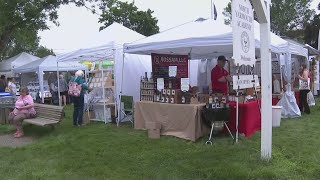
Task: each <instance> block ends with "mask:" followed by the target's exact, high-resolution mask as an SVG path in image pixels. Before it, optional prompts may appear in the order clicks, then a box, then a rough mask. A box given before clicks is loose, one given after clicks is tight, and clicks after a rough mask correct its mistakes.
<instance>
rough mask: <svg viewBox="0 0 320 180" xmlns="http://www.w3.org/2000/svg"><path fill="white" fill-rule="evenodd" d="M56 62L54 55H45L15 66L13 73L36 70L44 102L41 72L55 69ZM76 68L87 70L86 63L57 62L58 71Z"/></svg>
mask: <svg viewBox="0 0 320 180" xmlns="http://www.w3.org/2000/svg"><path fill="white" fill-rule="evenodd" d="M57 62H58V59H57V57H56V56H52V55H49V56H46V57H44V58H41V59H39V60H36V61H33V62H31V63H29V64H26V65H24V66H22V67H19V68H15V69H14V70H13V71H14V73H29V72H37V74H38V79H39V84H40V92H41V97H42V102H44V98H43V97H44V96H43V91H44V87H43V80H44V79H43V72H45V71H57V70H58V69H57ZM76 70H88V67H87V66H86V65H83V64H80V63H78V62H62V63H59V71H76Z"/></svg>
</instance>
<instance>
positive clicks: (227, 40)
mask: <svg viewBox="0 0 320 180" xmlns="http://www.w3.org/2000/svg"><path fill="white" fill-rule="evenodd" d="M254 28H255V41H256V48H259V47H260V30H259V25H258V23H257V22H255V27H254ZM285 43H286V41H285V40H283V39H281V38H280V37H278V36H277V35H275V34H273V33H271V50H272V51H273V52H275V53H280V52H281V51H280V49H279V48H278V47H277V46H278V45H279V44H281V45H285ZM297 51H299V50H297ZM124 52H126V53H132V54H145V55H150V54H151V53H159V54H190V55H191V59H206V58H214V57H217V56H218V55H221V54H223V55H225V56H229V57H232V28H231V27H230V26H227V25H224V24H222V23H219V22H217V21H214V20H212V19H207V20H205V19H198V20H196V21H192V22H188V23H185V24H182V25H180V26H177V27H175V28H172V29H169V30H167V31H164V32H161V33H158V34H155V35H153V36H149V37H147V38H144V39H141V40H139V41H135V42H132V43H129V44H125V45H124Z"/></svg>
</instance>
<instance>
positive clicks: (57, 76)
mask: <svg viewBox="0 0 320 180" xmlns="http://www.w3.org/2000/svg"><path fill="white" fill-rule="evenodd" d="M57 81H58V98H59V106H61V97H60V80H59V62H58V61H57Z"/></svg>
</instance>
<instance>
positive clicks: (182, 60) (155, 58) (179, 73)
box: [151, 53, 189, 89]
mask: <svg viewBox="0 0 320 180" xmlns="http://www.w3.org/2000/svg"><path fill="white" fill-rule="evenodd" d="M151 58H152V75H153V78H154V81H156V80H157V78H164V81H165V82H169V77H171V76H170V75H173V74H176V76H174V77H175V78H172V77H171V78H170V81H171V83H172V88H173V89H180V79H181V78H187V77H189V76H188V70H189V68H188V61H189V57H188V55H171V54H154V53H153V54H151ZM174 66H175V67H174ZM170 67H171V68H170ZM170 70H171V72H170ZM169 73H170V75H169Z"/></svg>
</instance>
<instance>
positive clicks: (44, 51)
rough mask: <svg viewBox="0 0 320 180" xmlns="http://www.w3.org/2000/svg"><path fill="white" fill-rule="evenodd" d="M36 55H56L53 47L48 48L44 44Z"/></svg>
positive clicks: (41, 56) (40, 56)
mask: <svg viewBox="0 0 320 180" xmlns="http://www.w3.org/2000/svg"><path fill="white" fill-rule="evenodd" d="M34 55H35V56H37V57H39V58H43V57H46V56H49V55H55V53H54V52H53V50H52V49H48V48H46V47H44V46H40V47H38V49H37V50H36V51H35V53H34Z"/></svg>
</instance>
